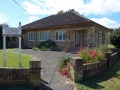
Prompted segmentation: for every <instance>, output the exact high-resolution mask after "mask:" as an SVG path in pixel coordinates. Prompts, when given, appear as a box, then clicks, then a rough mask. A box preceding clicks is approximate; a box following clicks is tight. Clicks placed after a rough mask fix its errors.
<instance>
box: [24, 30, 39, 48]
mask: <svg viewBox="0 0 120 90" xmlns="http://www.w3.org/2000/svg"><path fill="white" fill-rule="evenodd" d="M29 32H34V33H36V31H29ZM29 32H25V33H24V34H23V35H24V44H25V45H27V46H29V47H35V46H36V39H37V35H36V34H35V41H28V33H29Z"/></svg>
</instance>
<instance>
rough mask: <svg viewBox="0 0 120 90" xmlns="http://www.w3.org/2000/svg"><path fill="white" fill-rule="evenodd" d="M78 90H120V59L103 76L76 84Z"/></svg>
mask: <svg viewBox="0 0 120 90" xmlns="http://www.w3.org/2000/svg"><path fill="white" fill-rule="evenodd" d="M76 87H77V90H93V89H100V90H119V89H120V58H119V59H118V60H117V61H116V62H115V63H114V65H113V66H111V67H110V68H109V69H108V71H107V72H106V73H104V74H102V75H99V76H95V77H92V78H89V79H86V80H84V81H81V82H80V83H76Z"/></svg>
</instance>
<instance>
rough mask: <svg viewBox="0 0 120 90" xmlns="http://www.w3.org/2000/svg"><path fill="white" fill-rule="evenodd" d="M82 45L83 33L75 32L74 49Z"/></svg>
mask: <svg viewBox="0 0 120 90" xmlns="http://www.w3.org/2000/svg"><path fill="white" fill-rule="evenodd" d="M80 45H82V46H83V45H84V31H75V47H80Z"/></svg>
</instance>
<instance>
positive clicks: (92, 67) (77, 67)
mask: <svg viewBox="0 0 120 90" xmlns="http://www.w3.org/2000/svg"><path fill="white" fill-rule="evenodd" d="M119 57H120V51H119V52H115V53H113V54H111V53H106V58H105V59H104V60H102V61H99V62H95V63H90V64H83V59H82V58H80V57H72V58H71V60H70V73H71V77H72V79H73V81H75V82H78V81H80V80H82V79H83V78H87V77H91V76H95V75H98V74H101V73H104V72H105V71H106V70H107V69H108V68H109V67H110V66H111V65H112V64H114V62H115V61H116V60H117V59H118V58H119Z"/></svg>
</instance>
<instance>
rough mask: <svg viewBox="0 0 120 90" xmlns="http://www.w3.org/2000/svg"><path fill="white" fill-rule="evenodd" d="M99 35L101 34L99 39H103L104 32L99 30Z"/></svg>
mask: <svg viewBox="0 0 120 90" xmlns="http://www.w3.org/2000/svg"><path fill="white" fill-rule="evenodd" d="M98 36H99V40H102V38H103V33H102V31H99V34H98Z"/></svg>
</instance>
